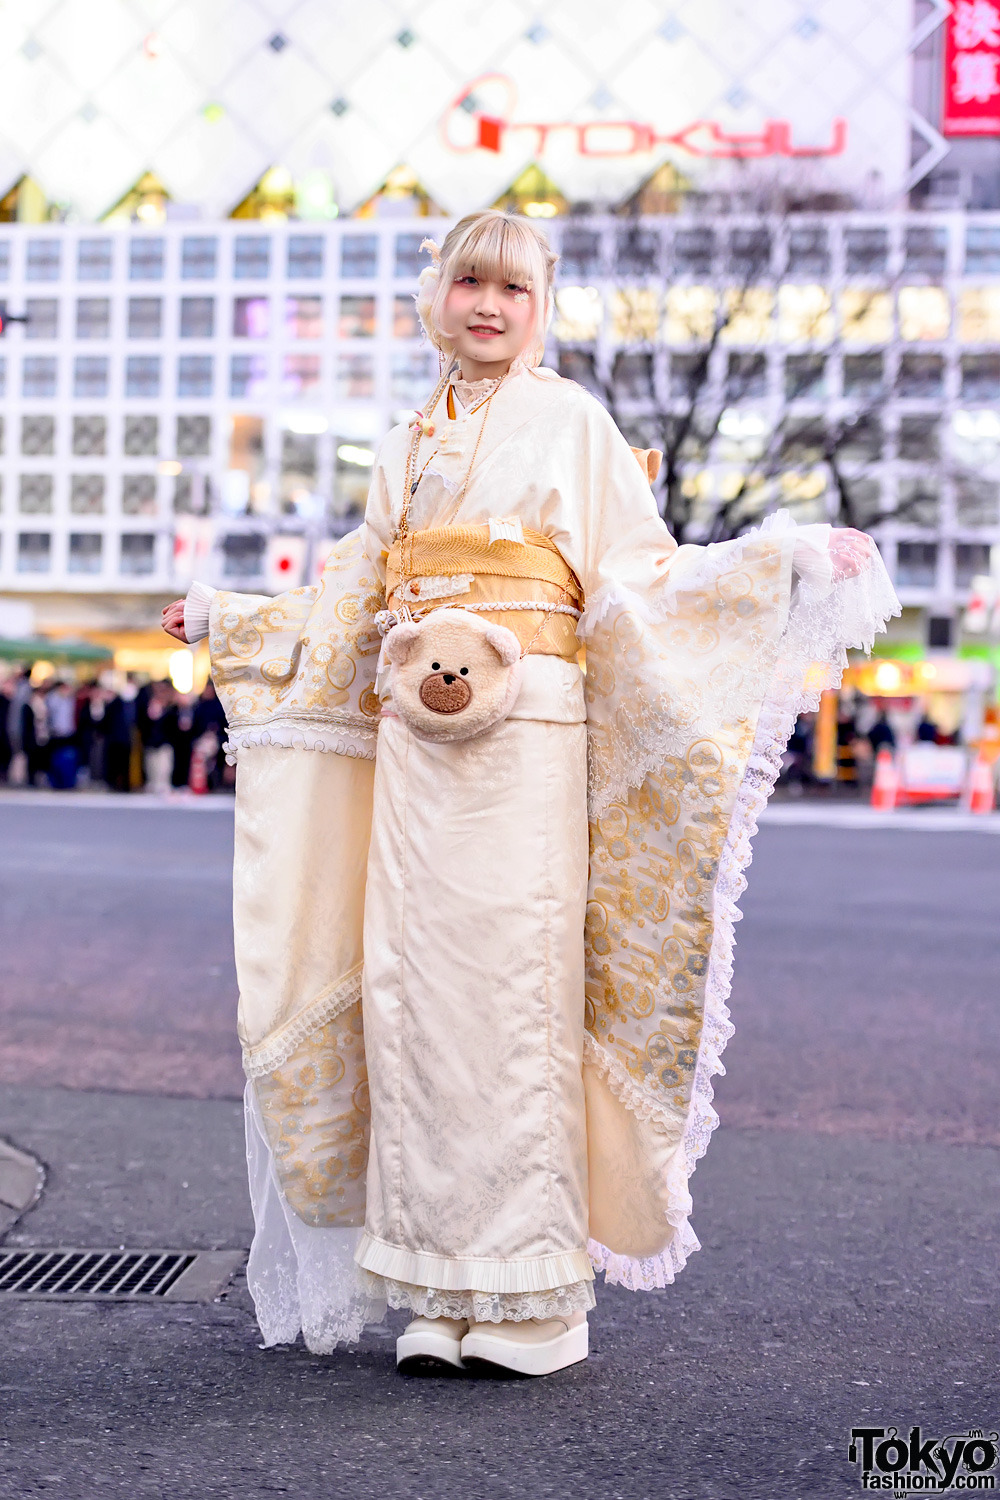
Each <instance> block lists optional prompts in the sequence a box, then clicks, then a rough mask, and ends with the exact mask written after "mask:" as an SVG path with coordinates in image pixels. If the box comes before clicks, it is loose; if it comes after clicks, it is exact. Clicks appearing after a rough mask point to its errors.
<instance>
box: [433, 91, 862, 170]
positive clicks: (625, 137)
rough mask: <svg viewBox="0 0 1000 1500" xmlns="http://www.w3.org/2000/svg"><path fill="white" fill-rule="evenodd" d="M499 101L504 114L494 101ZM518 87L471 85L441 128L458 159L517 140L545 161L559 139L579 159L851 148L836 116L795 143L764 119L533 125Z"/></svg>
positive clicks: (745, 155) (820, 152) (823, 152)
mask: <svg viewBox="0 0 1000 1500" xmlns="http://www.w3.org/2000/svg"><path fill="white" fill-rule="evenodd" d="M498 95H499V101H498V103H499V108H498V107H497V103H496V102H492V101H497V98H498ZM517 102H518V101H517V89H516V87H515V84H514V82H513V80H512V79H511V78H508V77H507V76H506V75H505V74H502V73H484V74H483V75H482V76H481V77H479V78H477V79H476V80H475V81H474V82H473V83H470V84H468V85H467V86H466V87H465V88H464V89H463V90H462V92H461V93H460V94H459V95H458V96H457V98H455V99H454V100H453V101H452V103H451V105H450V106H449V108H448V109H447V110H446V112H445V115H444V118H443V120H442V122H441V133H442V136H443V139H444V143H445V145H446V146H447V147H448V148H449V149H450V150H451V151H456V152H460V153H465V152H470V151H477V150H481V151H492V152H500V151H502V150H503V148H504V146H505V144H506V143H507V142H508V140H510V139H511V138H513V137H516V138H517V139H518V142H519V144H520V143H523V144H524V146H525V147H526V148H527V149H529V150H530V151H531V152H532V154H533V155H534V156H537V157H541V156H542V155H544V153H545V151H546V150H547V148H548V147H549V146H550V145H551V144H553V143H554V142H555V141H556V140H557V139H558V141H559V143H560V145H562V146H563V147H564V148H565V147H566V146H567V145H568V147H569V149H570V150H575V151H576V152H577V153H578V154H579V155H580V156H589V157H629V156H642V155H645V154H646V153H648V152H651V151H653V150H655V149H656V148H657V147H658V146H674V147H676V148H677V149H679V150H681V151H684V152H686V153H687V154H688V155H690V156H701V157H708V158H720V159H730V160H733V159H736V160H748V159H752V158H756V157H766V156H783V157H791V158H795V157H821V156H841V155H843V153H844V151H845V149H846V147H847V121H846V120H845V119H843V118H842V117H841V116H836V117H834V118H833V120H832V121H831V122H830V129H829V135H828V138H827V139H826V140H825V141H822V142H806V141H801V140H796V139H794V138H793V129H792V125H791V123H790V122H789V121H788V120H765V121H764V123H763V125H762V126H761V127H760V129H759V130H755V131H732V130H726V129H724V128H723V126H722V125H720V124H719V122H718V121H716V120H691V121H689V122H688V123H686V124H685V125H683V126H681V128H680V129H678V130H659V129H657V127H656V126H655V125H651V124H649V123H647V122H646V121H642V120H585V121H583V122H581V123H577V122H575V121H572V120H531V119H521V118H518V109H517Z"/></svg>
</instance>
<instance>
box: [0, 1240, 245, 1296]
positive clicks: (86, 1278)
mask: <svg viewBox="0 0 1000 1500" xmlns="http://www.w3.org/2000/svg"><path fill="white" fill-rule="evenodd" d="M244 1259H245V1254H244V1252H243V1251H239V1250H38V1249H34V1250H3V1249H0V1295H5V1294H6V1295H8V1296H15V1297H108V1298H118V1299H129V1300H131V1299H134V1298H146V1297H165V1298H167V1299H168V1300H169V1301H172V1302H208V1301H210V1300H211V1299H212V1298H213V1297H215V1296H217V1295H218V1293H219V1292H221V1291H222V1290H223V1288H224V1287H225V1286H226V1284H227V1282H228V1281H229V1279H230V1277H231V1276H232V1275H233V1273H234V1272H235V1271H237V1270H238V1269H239V1267H240V1266H241V1265H242V1264H243V1261H244Z"/></svg>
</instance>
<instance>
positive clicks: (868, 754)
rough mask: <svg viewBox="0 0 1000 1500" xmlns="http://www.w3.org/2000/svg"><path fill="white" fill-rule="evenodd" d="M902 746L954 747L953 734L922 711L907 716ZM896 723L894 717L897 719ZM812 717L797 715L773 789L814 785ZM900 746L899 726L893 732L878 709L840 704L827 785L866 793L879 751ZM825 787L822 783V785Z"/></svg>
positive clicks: (956, 740) (849, 702)
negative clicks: (834, 783) (836, 785)
mask: <svg viewBox="0 0 1000 1500" xmlns="http://www.w3.org/2000/svg"><path fill="white" fill-rule="evenodd" d="M903 717H905V719H906V720H907V723H906V725H905V726H904V727H905V731H906V732H905V735H904V736H903V738H904V742H905V743H909V742H910V741H911V740H913V741H917V742H918V743H923V744H934V745H960V744H961V743H962V736H961V733H960V731H959V730H957V729H955V730H951V731H950V732H949V731H946V730H945V729H943V728H942V727H941V726H940V725H939V724H937V723H936V722H935V721H934V720H933V719H932V718H931V717H930V714H929V713H928V711H927V709H926V707H920V708H919V709H918V710H917V712H916V713H915V714H914V712H913V710H907V711H906V713H905V715H903ZM897 718H898V716H897ZM815 730H816V715H815V714H811V713H806V714H800V715H799V717H798V719H797V721H796V724H795V728H794V729H793V731H792V734H791V737H790V739H789V741H788V745H787V747H786V749H785V753H784V755H783V757H782V767H781V774H780V776H779V785H782V786H784V787H786V788H787V789H788V790H789V791H791V792H792V793H798V792H802V791H805V790H808V789H812V788H816V787H817V786H819V785H820V779H819V778H818V777H817V776H816V774H815V772H814V770H813V755H814V744H815ZM899 741H900V725H899V723H898V722H897V724H896V726H895V727H894V726H893V723H892V718H891V717H890V715H889V714H888V713H887V712H886V709H885V707H884V705H882V704H872V703H865V704H864V705H863V706H861V707H859V706H858V705H857V704H855V703H854V702H852V700H851V699H850V698H849V697H845V698H843V699H842V700H841V702H840V704H839V706H838V711H837V734H836V748H835V751H834V776H833V780H834V781H835V782H837V783H838V784H839V785H840V786H843V787H848V788H850V787H855V788H858V789H860V790H861V791H862V792H863V793H867V791H868V789H869V788H870V786H871V781H872V776H873V775H874V770H875V757H876V756H877V755H878V753H879V751H880V750H895V749H896V748H897V745H898V743H899ZM828 784H829V783H827V785H828Z"/></svg>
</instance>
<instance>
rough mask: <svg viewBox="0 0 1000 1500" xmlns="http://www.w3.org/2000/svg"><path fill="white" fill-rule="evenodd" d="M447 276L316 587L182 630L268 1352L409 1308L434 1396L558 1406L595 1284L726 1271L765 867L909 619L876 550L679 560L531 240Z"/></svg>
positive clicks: (761, 538) (687, 552) (786, 525)
mask: <svg viewBox="0 0 1000 1500" xmlns="http://www.w3.org/2000/svg"><path fill="white" fill-rule="evenodd" d="M431 253H432V257H433V259H434V266H433V267H432V268H429V270H428V271H425V272H424V274H423V276H422V277H421V290H420V292H419V294H418V301H417V307H418V311H419V313H420V315H421V318H422V320H423V322H424V326H425V328H426V330H427V332H428V335H429V337H430V338H431V339H432V340H433V341H434V343H435V344H436V346H437V347H438V349H439V350H440V352H441V355H442V373H441V378H440V380H439V381H438V383H437V385H436V387H435V388H434V390H433V391H432V392H431V393H430V396H429V397H428V399H427V401H426V402H425V403H424V405H423V409H422V411H420V412H418V413H417V414H416V417H415V419H414V421H413V422H412V424H411V425H410V426H409V427H406V426H400V427H396V428H394V429H393V430H392V431H391V432H390V433H389V435H388V437H387V438H386V439H385V441H384V442H383V444H382V446H381V448H380V450H379V454H378V457H377V459H376V462H375V465H374V469H373V476H372V484H371V489H370V492H369V498H368V505H367V509H366V513H365V520H364V523H363V524H362V526H361V527H360V528H359V529H358V530H357V531H356V532H354V533H352V534H351V535H350V536H348V537H347V538H345V539H344V540H343V541H342V542H341V543H339V544H338V545H337V546H336V547H335V548H334V549H333V551H332V553H331V554H330V558H329V560H328V562H327V564H326V567H325V570H324V575H323V581H322V584H321V586H320V587H319V588H318V589H317V588H300V589H293V590H292V591H291V592H290V593H287V594H284V595H281V596H279V598H277V599H275V600H266V601H261V600H260V599H259V598H254V597H253V596H241V595H237V594H233V593H229V592H225V593H222V594H219V595H213V593H212V591H211V590H208V589H206V588H205V586H204V585H201V584H196V585H194V586H193V587H192V589H191V590H190V591H189V593H188V596H187V600H186V601H181V600H178V601H177V602H176V603H174V604H172V605H169V606H168V607H167V609H166V611H165V612H164V623H165V625H166V627H167V629H168V630H169V632H170V633H171V634H173V635H174V637H175V638H177V639H180V640H184V639H187V640H188V641H193V640H195V639H199V638H201V637H202V636H204V635H208V636H209V643H210V650H211V657H212V667H213V675H214V678H215V682H216V686H217V688H218V690H219V694H220V697H221V698H222V700H223V702H224V706H225V707H226V709H227V711H228V714H229V742H230V747H231V750H230V753H231V754H234V755H235V756H236V757H237V759H238V781H237V826H236V860H235V866H234V911H235V920H236V949H237V967H238V971H239V977H240V987H241V1035H242V1038H243V1042H244V1058H245V1064H246V1067H247V1071H248V1074H249V1078H250V1083H249V1086H248V1091H247V1108H248V1120H249V1127H248V1152H249V1160H250V1163H251V1191H252V1197H253V1202H254V1212H255V1218H256V1226H257V1227H256V1234H255V1238H254V1244H253V1248H252V1250H251V1254H250V1261H249V1266H248V1281H249V1285H250V1288H251V1291H252V1293H253V1296H254V1298H255V1302H256V1307H257V1315H258V1318H259V1320H260V1323H261V1327H262V1329H263V1332H264V1339H265V1342H266V1343H269V1344H270V1343H276V1342H285V1341H288V1340H291V1339H293V1338H294V1337H295V1336H296V1334H297V1333H298V1331H299V1329H301V1330H302V1331H303V1333H304V1335H305V1338H306V1341H307V1343H308V1344H309V1346H310V1347H311V1348H314V1349H319V1350H329V1349H331V1348H333V1347H334V1346H335V1345H336V1343H337V1342H338V1341H351V1340H354V1339H356V1338H357V1337H358V1335H359V1333H360V1331H361V1328H362V1326H363V1325H364V1324H365V1322H366V1321H370V1320H371V1319H373V1318H378V1317H380V1316H381V1315H382V1311H383V1309H384V1307H385V1304H386V1302H388V1303H389V1304H391V1305H392V1306H395V1307H400V1308H404V1309H406V1310H407V1311H408V1312H409V1313H410V1315H411V1319H412V1321H411V1322H410V1323H409V1325H408V1326H407V1329H406V1331H405V1332H404V1333H403V1335H402V1336H401V1338H400V1340H399V1342H398V1343H397V1361H398V1363H399V1365H400V1367H401V1368H402V1369H404V1370H406V1369H413V1368H423V1367H425V1366H426V1365H428V1364H431V1365H432V1366H433V1365H435V1364H438V1365H440V1366H442V1367H445V1366H447V1367H450V1368H461V1367H462V1366H464V1365H466V1364H468V1363H470V1362H472V1361H480V1362H485V1363H487V1364H489V1365H491V1366H493V1367H500V1368H502V1369H505V1370H511V1371H516V1372H519V1373H522V1374H536V1375H537V1374H545V1373H549V1372H551V1371H553V1370H556V1369H560V1368H562V1367H563V1366H564V1365H567V1364H571V1363H573V1362H575V1361H577V1360H580V1359H584V1358H586V1355H587V1347H588V1341H587V1313H588V1310H589V1309H590V1308H591V1307H592V1306H593V1305H594V1301H595V1299H594V1292H593V1280H594V1271H595V1269H597V1270H602V1271H604V1273H605V1276H606V1279H607V1280H609V1281H612V1282H619V1283H621V1284H623V1285H625V1286H628V1287H630V1288H631V1289H633V1290H637V1289H643V1288H645V1289H649V1288H655V1287H662V1286H665V1285H666V1284H667V1283H668V1282H671V1281H672V1280H673V1279H674V1276H675V1274H676V1273H677V1272H678V1271H679V1270H680V1269H681V1267H682V1266H683V1265H684V1263H685V1260H686V1259H687V1256H688V1255H689V1254H690V1252H691V1251H693V1250H694V1249H696V1248H697V1246H698V1241H697V1239H696V1238H695V1235H694V1232H693V1230H692V1229H691V1227H690V1224H689V1213H690V1209H691V1200H690V1197H689V1192H688V1177H689V1174H690V1172H691V1170H692V1168H693V1165H694V1162H695V1160H696V1159H697V1157H698V1156H700V1154H701V1152H702V1151H703V1150H704V1147H705V1144H706V1142H707V1139H708V1135H709V1133H710V1131H711V1129H712V1125H713V1123H714V1119H715V1117H714V1114H713V1112H712V1110H711V1108H710V1105H709V1102H708V1101H709V1097H710V1080H711V1077H712V1075H713V1074H714V1073H716V1072H718V1071H719V1063H718V1054H719V1052H720V1050H721V1048H722V1046H723V1044H724V1042H725V1040H726V1038H727V1037H728V1035H729V1034H730V1032H731V1030H732V1028H731V1026H730V1025H729V1023H728V1020H727V1011H726V1008H725V1003H724V1001H725V997H726V995H727V993H728V974H729V968H730V963H731V953H732V923H733V920H734V917H735V914H736V911H735V904H734V903H735V899H736V896H737V894H738V892H739V890H740V888H741V875H740V871H741V869H742V867H743V865H744V864H745V863H746V860H747V857H748V840H749V835H750V832H751V831H752V829H753V827H754V819H755V817H756V814H757V812H758V811H759V809H760V807H761V805H762V804H763V802H764V800H765V799H766V795H767V792H768V791H769V790H770V787H771V785H772V784H773V780H774V777H775V776H776V774H777V767H778V763H779V759H780V755H781V752H782V750H783V749H784V745H785V740H786V739H787V736H788V733H789V730H790V728H791V726H792V724H793V723H794V720H795V716H796V714H797V713H798V712H800V711H801V710H803V709H805V708H806V707H807V706H812V707H815V706H816V705H817V702H818V691H817V689H818V688H819V687H822V686H825V685H827V684H829V683H832V682H834V681H836V679H837V676H838V674H839V666H838V664H839V663H840V662H841V661H842V660H843V647H844V645H845V644H846V643H848V642H852V643H856V644H860V643H861V642H862V641H864V642H865V643H866V644H870V641H871V638H872V636H873V635H874V633H875V631H876V630H877V629H878V628H879V626H880V624H881V622H882V620H883V619H884V618H885V617H886V616H888V615H889V614H890V613H892V612H893V611H894V610H895V609H896V608H897V605H896V600H895V596H894V595H893V592H892V589H891V587H890V585H889V583H888V579H887V578H886V575H885V572H884V569H883V567H882V564H881V562H880V560H879V558H878V554H877V552H876V551H875V549H874V548H873V547H872V546H871V544H870V542H869V540H868V538H866V537H863V536H861V535H860V534H859V533H857V532H851V531H846V532H845V531H832V532H831V530H830V528H828V527H825V526H820V527H814V528H808V527H803V528H801V529H798V528H796V527H795V525H794V523H793V522H792V521H791V520H790V518H787V517H784V518H778V519H776V520H773V521H770V522H768V523H767V524H766V525H765V526H764V527H762V528H761V529H760V530H759V531H757V532H753V533H750V534H749V535H748V536H744V537H740V538H739V539H738V540H736V541H733V542H728V543H721V544H716V545H715V546H713V547H711V548H697V547H685V548H684V549H683V550H680V549H678V548H677V546H676V544H675V542H674V541H673V539H672V538H671V536H670V535H669V533H668V531H667V529H666V527H665V526H664V524H663V521H662V519H661V518H660V516H659V514H658V512H657V508H656V504H655V502H654V499H653V496H652V493H651V490H650V485H649V475H650V473H651V471H652V469H654V468H655V459H654V458H652V457H651V455H650V454H648V453H645V452H640V453H633V452H630V450H629V447H628V444H627V443H626V441H625V439H624V438H623V437H622V436H621V434H620V433H619V432H618V430H617V428H616V427H615V425H614V423H613V421H612V420H611V418H610V417H609V416H608V414H607V412H606V411H605V410H604V409H603V407H601V406H600V405H599V403H598V402H597V401H595V400H594V399H593V397H591V396H590V395H588V394H587V393H586V392H584V391H583V390H582V388H581V387H579V386H577V385H575V384H574V383H573V382H571V381H567V380H562V379H560V378H559V377H558V376H557V375H556V374H555V373H554V372H553V371H547V370H543V369H539V367H538V366H539V362H540V360H541V357H542V353H543V348H544V339H545V330H546V327H547V324H548V320H549V318H550V317H551V315H552V309H553V299H552V272H553V265H554V260H555V257H554V256H553V255H552V253H551V251H550V250H549V248H548V245H547V242H546V240H545V238H544V235H543V233H542V232H541V230H540V227H539V226H537V225H536V224H535V223H534V222H533V221H531V220H528V219H522V218H519V217H516V216H514V215H509V214H506V213H500V212H497V211H488V212H485V213H480V214H474V215H471V216H470V217H469V218H467V219H465V220H463V221H462V222H461V223H460V224H459V225H457V226H456V228H454V229H453V230H452V231H451V232H450V233H449V234H448V236H447V237H446V239H445V241H444V245H443V247H442V249H441V250H440V252H439V251H438V249H437V247H436V246H432V247H431ZM806 555H808V556H809V558H810V560H811V563H810V575H811V576H810V579H809V580H808V581H806V580H803V581H802V586H801V587H796V588H794V589H793V587H792V577H793V567H794V569H795V573H796V575H797V574H798V573H799V572H800V566H799V565H800V564H801V562H802V559H803V558H804V557H805V556H806ZM845 582H846V583H848V586H847V587H844V584H845ZM820 601H821V602H822V607H821V608H820V607H819V604H820ZM810 620H822V621H823V624H822V626H819V625H817V626H814V627H812V628H810V626H809V624H808V622H809V621H810ZM376 625H377V626H378V628H379V629H380V630H381V631H382V632H384V645H383V646H382V650H381V659H380V660H379V636H378V634H377V631H376ZM581 641H585V642H586V650H587V679H586V696H585V694H584V681H583V676H582V673H581V671H580V666H579V652H580V644H581ZM376 747H377V758H376ZM588 758H589V776H590V788H589V798H590V812H591V816H590V826H589V837H588V820H587V803H588V792H587V776H588ZM373 762H374V765H373ZM588 863H589V881H588ZM362 955H363V957H362Z"/></svg>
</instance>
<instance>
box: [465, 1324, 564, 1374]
mask: <svg viewBox="0 0 1000 1500" xmlns="http://www.w3.org/2000/svg"><path fill="white" fill-rule="evenodd" d="M588 1349H589V1346H588V1335H587V1314H586V1313H585V1312H575V1313H569V1314H567V1316H566V1317H564V1318H544V1319H541V1320H536V1319H534V1318H532V1319H529V1320H526V1321H525V1322H523V1323H473V1324H471V1326H470V1328H469V1331H468V1333H467V1334H466V1335H465V1338H464V1339H463V1340H462V1363H463V1364H464V1365H469V1366H470V1367H472V1368H475V1366H476V1365H483V1366H484V1367H485V1366H489V1365H492V1366H497V1367H499V1368H500V1369H503V1370H510V1371H513V1372H514V1373H515V1374H517V1375H552V1374H553V1373H554V1372H555V1371H556V1370H563V1369H565V1368H566V1366H567V1365H575V1364H578V1363H579V1361H580V1360H583V1359H586V1358H587V1354H588Z"/></svg>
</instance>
